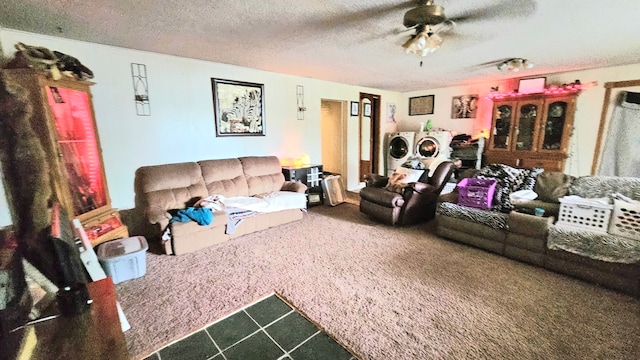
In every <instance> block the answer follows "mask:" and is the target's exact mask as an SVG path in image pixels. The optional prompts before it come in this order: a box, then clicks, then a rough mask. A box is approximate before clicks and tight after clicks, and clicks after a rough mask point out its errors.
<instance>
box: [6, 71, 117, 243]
mask: <svg viewBox="0 0 640 360" xmlns="http://www.w3.org/2000/svg"><path fill="white" fill-rule="evenodd" d="M3 74H4V77H5V80H6V82H7V83H8V84H9V83H10V84H13V85H14V86H16V85H17V86H19V87H21V88H22V89H24V91H25V92H26V93H25V95H26V97H25V98H26V99H27V101H28V102H29V105H30V106H31V113H32V114H31V117H30V125H31V128H32V129H33V131H34V133H35V137H36V138H37V142H38V143H39V144H40V146H41V147H42V149H43V150H44V153H45V154H44V159H45V161H46V167H48V169H49V172H50V176H49V182H50V185H51V186H50V187H51V192H52V197H53V198H55V199H56V200H57V201H58V202H60V204H61V205H62V207H63V208H64V210H65V211H66V212H67V214H69V217H70V218H77V219H79V220H80V222H81V223H82V225H83V227H84V229H85V231H86V232H87V235H88V237H89V239H90V240H91V244H92V245H93V246H96V245H98V244H100V243H102V242H105V241H108V240H113V239H117V238H122V237H127V236H128V229H127V227H126V226H125V225H124V224H123V223H122V221H121V219H120V215H119V213H118V212H117V211H116V210H115V209H113V208H112V207H111V200H110V198H109V191H108V189H107V182H106V177H105V173H104V166H103V161H102V153H101V148H100V140H99V138H98V132H97V128H96V122H95V116H94V111H93V105H92V101H91V92H90V86H91V85H93V84H94V83H92V82H88V81H80V80H75V79H73V78H69V77H63V78H62V79H60V80H52V79H51V78H50V77H49V76H48V73H47V72H39V71H35V70H31V69H7V70H3ZM33 161H38V160H37V159H33ZM19 166H29V161H25V162H24V164H21V165H19ZM22 173H28V172H25V171H22ZM33 176H39V175H38V174H33ZM11 188H12V189H20V187H19V186H11ZM32 191H37V190H36V189H33V190H32Z"/></svg>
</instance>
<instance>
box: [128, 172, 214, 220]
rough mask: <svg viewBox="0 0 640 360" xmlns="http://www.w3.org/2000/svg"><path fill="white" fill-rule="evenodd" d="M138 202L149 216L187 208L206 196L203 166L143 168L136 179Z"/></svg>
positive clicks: (137, 173)
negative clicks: (152, 212)
mask: <svg viewBox="0 0 640 360" xmlns="http://www.w3.org/2000/svg"><path fill="white" fill-rule="evenodd" d="M135 187H136V193H137V194H138V195H137V196H136V197H137V200H136V201H138V200H139V201H140V202H142V203H141V204H140V205H141V206H142V207H143V209H144V211H145V213H148V212H149V211H150V209H151V207H153V209H155V210H157V211H160V210H161V209H163V210H172V209H183V208H185V207H187V206H189V205H193V203H195V201H197V200H198V199H200V198H201V197H206V196H207V195H208V194H207V189H206V187H205V185H204V181H203V180H202V173H201V171H200V166H199V165H198V164H197V163H194V162H186V163H176V164H166V165H155V166H143V167H141V168H139V169H138V170H137V171H136V176H135ZM157 211H156V212H157Z"/></svg>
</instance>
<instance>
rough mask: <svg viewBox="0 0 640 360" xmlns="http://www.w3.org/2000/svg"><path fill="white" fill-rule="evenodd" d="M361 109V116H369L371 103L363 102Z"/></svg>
mask: <svg viewBox="0 0 640 360" xmlns="http://www.w3.org/2000/svg"><path fill="white" fill-rule="evenodd" d="M363 106H364V107H363V109H362V116H371V103H364V105H363Z"/></svg>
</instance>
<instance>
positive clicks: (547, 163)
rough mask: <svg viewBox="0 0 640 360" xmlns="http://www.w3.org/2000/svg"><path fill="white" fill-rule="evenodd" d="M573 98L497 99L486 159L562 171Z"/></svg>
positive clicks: (573, 103)
mask: <svg viewBox="0 0 640 360" xmlns="http://www.w3.org/2000/svg"><path fill="white" fill-rule="evenodd" d="M576 97H577V94H575V93H574V94H564V95H562V96H551V95H543V94H537V95H525V96H520V97H518V98H517V99H509V100H496V101H495V102H494V104H493V118H492V121H491V134H490V138H489V144H488V146H487V147H486V150H485V153H484V156H485V162H486V163H487V164H491V163H500V164H506V165H510V166H514V167H519V168H534V167H539V168H544V169H545V170H546V171H563V170H564V164H565V160H566V159H567V157H568V148H569V139H570V138H571V133H572V131H573V118H574V113H575V104H576Z"/></svg>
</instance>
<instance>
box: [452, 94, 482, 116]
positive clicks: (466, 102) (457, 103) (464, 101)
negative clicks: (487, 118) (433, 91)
mask: <svg viewBox="0 0 640 360" xmlns="http://www.w3.org/2000/svg"><path fill="white" fill-rule="evenodd" d="M477 111H478V95H460V96H454V97H453V99H452V100H451V118H452V119H471V118H475V117H476V112H477Z"/></svg>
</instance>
